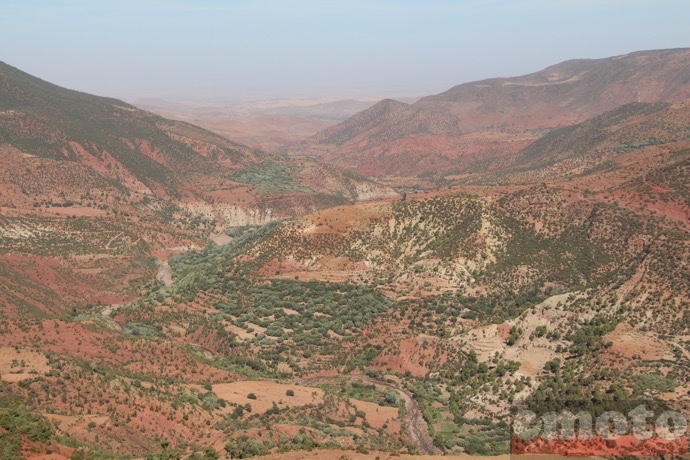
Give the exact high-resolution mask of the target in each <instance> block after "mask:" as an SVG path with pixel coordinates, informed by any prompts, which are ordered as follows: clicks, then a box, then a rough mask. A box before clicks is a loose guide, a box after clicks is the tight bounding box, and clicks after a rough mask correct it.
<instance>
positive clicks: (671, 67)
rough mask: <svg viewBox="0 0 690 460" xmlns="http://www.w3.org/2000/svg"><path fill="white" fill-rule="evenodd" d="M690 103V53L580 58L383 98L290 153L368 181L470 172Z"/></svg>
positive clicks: (294, 148) (644, 53)
mask: <svg viewBox="0 0 690 460" xmlns="http://www.w3.org/2000/svg"><path fill="white" fill-rule="evenodd" d="M687 97H690V49H677V50H660V51H641V52H636V53H631V54H628V55H624V56H616V57H611V58H606V59H581V60H573V61H567V62H563V63H561V64H557V65H554V66H551V67H548V68H546V69H544V70H542V71H539V72H536V73H533V74H529V75H525V76H521V77H514V78H495V79H489V80H483V81H478V82H472V83H466V84H462V85H458V86H456V87H454V88H451V89H450V90H448V91H446V92H444V93H441V94H438V95H435V96H429V97H426V98H423V99H421V100H419V101H418V102H416V103H414V104H411V105H406V104H402V103H397V102H394V101H382V102H380V103H379V104H377V105H376V106H374V107H372V108H370V109H368V110H365V111H364V112H361V113H359V114H357V115H355V116H353V117H352V118H350V119H349V120H346V121H345V122H343V123H341V124H339V125H336V126H334V127H331V128H327V129H326V130H324V131H322V132H320V133H317V134H316V135H314V136H312V137H310V138H309V139H307V140H305V141H303V142H299V143H296V144H293V145H292V146H290V147H289V148H288V149H286V151H287V152H289V153H292V154H305V153H308V154H313V155H317V156H318V157H320V158H323V159H324V160H326V161H328V162H331V163H334V164H338V165H342V166H347V167H351V168H354V169H355V170H356V171H357V172H358V173H361V174H364V175H373V176H385V175H401V176H405V175H408V176H409V175H419V174H420V173H426V172H430V171H434V172H436V171H438V170H439V169H451V168H454V169H456V170H458V171H461V172H462V171H464V172H467V171H473V170H476V169H477V168H478V167H479V166H478V165H480V164H481V163H482V161H483V160H486V159H487V158H492V159H493V158H496V157H504V156H507V155H511V154H513V153H515V152H517V151H519V150H520V149H521V148H523V147H525V146H527V145H528V144H529V143H530V142H532V141H534V140H536V139H537V138H538V137H540V136H541V135H542V134H543V133H544V132H545V131H546V130H548V129H550V128H553V127H558V126H564V125H569V124H572V123H576V122H580V121H583V120H585V119H587V118H590V117H592V116H594V115H596V114H599V113H601V112H604V111H607V110H611V109H614V108H616V107H618V106H620V105H623V104H626V103H630V102H637V101H641V102H648V103H656V102H661V101H668V102H676V101H680V100H683V99H685V98H687Z"/></svg>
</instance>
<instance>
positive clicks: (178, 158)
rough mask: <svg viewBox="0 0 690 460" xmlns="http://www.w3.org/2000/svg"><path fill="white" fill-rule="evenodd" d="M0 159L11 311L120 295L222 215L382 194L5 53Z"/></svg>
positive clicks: (5, 293) (245, 219)
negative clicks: (83, 87) (39, 71)
mask: <svg viewBox="0 0 690 460" xmlns="http://www.w3.org/2000/svg"><path fill="white" fill-rule="evenodd" d="M0 157H1V158H2V167H1V168H0V206H1V207H2V216H0V234H2V235H3V238H2V240H1V241H0V251H1V254H0V272H1V273H2V275H0V281H1V283H0V303H1V304H2V305H3V306H4V307H5V308H11V309H13V310H14V309H16V308H18V307H19V306H23V307H22V308H25V309H28V310H31V311H34V312H36V311H52V312H57V311H65V310H66V309H69V308H72V305H74V304H79V303H94V302H114V301H116V300H118V299H120V300H121V299H122V298H128V297H131V296H132V295H134V294H135V292H137V291H136V289H137V286H140V285H141V284H142V283H144V281H143V280H144V279H145V278H147V277H148V276H151V272H152V271H155V267H154V266H153V265H152V263H151V262H150V261H149V262H147V257H148V256H149V255H151V254H157V255H159V256H161V257H162V258H163V259H164V258H165V257H166V255H167V254H168V253H170V252H171V251H173V252H174V251H176V250H179V249H174V248H181V247H189V246H190V245H192V246H194V245H203V244H205V242H206V241H207V238H208V236H209V235H211V234H217V233H220V232H222V231H223V230H224V229H227V228H228V227H232V226H241V225H254V224H263V223H265V222H268V221H270V220H273V219H279V218H285V217H289V216H293V215H295V214H300V213H304V212H310V211H313V210H315V209H320V208H324V207H328V206H332V205H334V204H343V203H346V202H354V201H356V200H359V199H370V198H375V197H383V196H388V195H394V192H393V191H392V190H390V189H387V188H385V187H382V186H379V185H377V184H374V183H372V182H369V181H366V180H364V179H361V178H359V177H357V176H355V175H353V174H351V173H344V172H343V171H341V170H339V169H338V168H336V167H333V166H329V165H324V164H321V163H319V162H317V161H314V160H313V159H309V158H288V157H285V156H280V155H272V154H267V153H265V152H262V151H259V150H256V149H253V148H249V147H246V146H243V145H240V144H237V143H234V142H231V141H229V140H227V139H225V138H223V137H221V136H218V135H216V134H213V133H211V132H209V131H206V130H204V129H201V128H198V127H196V126H193V125H191V124H188V123H184V122H180V121H172V120H167V119H165V118H162V117H160V116H157V115H154V114H152V113H149V112H146V111H143V110H139V109H137V108H136V107H134V106H131V105H129V104H126V103H124V102H122V101H118V100H115V99H109V98H103V97H96V96H92V95H89V94H85V93H81V92H77V91H72V90H68V89H64V88H60V87H58V86H55V85H52V84H50V83H48V82H45V81H42V80H40V79H38V78H35V77H33V76H31V75H28V74H26V73H24V72H22V71H20V70H18V69H16V68H13V67H11V66H9V65H7V64H4V63H0ZM57 273H60V275H59V276H58V275H56V274H57ZM116 274H117V277H115V279H113V276H112V275H116ZM54 276H58V279H60V280H62V281H61V282H56V281H55V279H53V277H54ZM134 279H138V280H139V281H138V282H134V281H133V280H134ZM29 280H30V282H29ZM67 280H70V281H69V282H67ZM22 284H25V286H24V287H22Z"/></svg>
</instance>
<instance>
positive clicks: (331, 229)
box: [0, 51, 690, 460]
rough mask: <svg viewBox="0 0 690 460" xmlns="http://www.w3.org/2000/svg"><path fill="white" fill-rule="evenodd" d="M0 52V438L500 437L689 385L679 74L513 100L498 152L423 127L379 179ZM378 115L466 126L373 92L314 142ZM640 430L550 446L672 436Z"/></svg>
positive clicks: (271, 449) (669, 403)
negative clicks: (64, 81) (606, 98)
mask: <svg viewBox="0 0 690 460" xmlns="http://www.w3.org/2000/svg"><path fill="white" fill-rule="evenodd" d="M675 53H680V55H683V52H680V51H673V52H660V53H658V54H657V53H640V54H639V56H642V57H643V58H645V59H647V60H649V59H651V58H650V57H649V56H656V57H657V58H659V59H661V58H660V56H661V57H663V56H666V57H664V58H663V59H661V60H662V61H663V62H667V61H668V60H669V59H668V56H669V55H673V54H675ZM631 56H634V55H631ZM629 59H630V57H629V56H628V57H623V58H620V59H619V60H623V61H626V60H629ZM604 61H606V60H604ZM596 62H598V61H593V62H592V63H590V64H591V65H592V69H594V68H598V67H597V65H595V64H596ZM647 62H648V61H647ZM583 65H584V64H583V63H573V64H572V66H574V67H577V68H581V67H582V66H583ZM610 65H612V66H614V67H615V66H616V65H617V64H610ZM626 65H628V66H631V65H632V64H626ZM669 65H670V64H664V65H662V66H660V67H659V68H662V69H666V68H668V66H669ZM563 66H565V67H568V66H566V65H565V64H564V65H563ZM557 67H558V66H557ZM633 67H634V66H633ZM4 72H5V74H7V75H10V76H9V77H6V78H3V79H2V80H0V81H2V82H3V83H2V86H1V87H2V88H4V89H3V92H2V93H0V100H2V101H4V102H3V104H4V105H3V106H2V110H1V111H0V117H3V118H2V130H0V136H2V144H1V145H0V165H2V166H1V167H0V456H2V457H6V458H22V457H31V456H36V455H43V454H45V455H46V456H50V458H55V459H63V460H65V459H68V458H72V459H74V458H98V459H125V458H132V457H144V458H154V459H155V458H189V459H199V458H219V457H222V455H223V454H225V455H226V456H227V457H230V458H250V457H259V456H264V455H268V456H269V457H268V458H276V459H285V460H287V459H291V458H292V459H294V458H297V457H300V458H301V457H305V458H307V457H308V458H325V459H330V458H333V459H339V458H353V457H357V458H363V459H367V460H374V459H375V458H388V457H397V456H399V457H400V458H409V457H407V455H408V454H424V455H425V457H424V458H436V457H435V455H436V454H439V455H440V454H448V455H499V454H507V453H509V452H511V448H514V447H515V443H516V438H515V437H514V436H512V433H511V423H510V421H511V420H512V419H513V416H514V414H516V413H518V412H519V411H520V410H522V409H528V410H530V411H533V412H534V413H536V414H545V413H553V411H562V410H568V411H570V412H579V411H581V410H585V411H588V412H589V413H590V414H592V415H598V414H600V413H602V412H603V411H609V410H612V409H621V410H624V412H625V413H628V412H629V410H630V409H631V408H635V407H638V405H639V404H640V402H642V401H644V402H646V403H647V404H648V408H649V409H650V410H653V411H655V414H654V416H655V417H658V415H657V414H659V415H660V413H661V412H662V411H666V410H669V409H673V410H677V411H681V412H683V411H687V409H688V408H690V396H689V395H690V372H689V371H690V304H689V303H688V298H689V297H690V266H689V265H688V260H690V211H689V210H690V194H689V192H688V191H689V190H690V116H689V115H690V99H688V98H687V97H686V98H682V92H680V93H673V94H674V95H673V96H672V97H673V98H674V99H675V98H679V100H677V101H675V100H674V101H672V102H668V101H661V100H655V101H651V102H638V101H637V100H633V101H630V102H626V103H623V104H619V105H616V106H614V107H611V108H605V109H602V110H601V111H599V112H596V113H593V114H592V115H591V116H590V115H587V116H585V115H582V118H579V117H580V115H577V116H574V115H569V116H570V117H571V118H569V119H568V120H566V119H565V118H563V119H562V120H561V121H559V123H562V124H563V125H562V126H558V127H552V128H548V129H542V128H524V129H526V130H527V131H524V132H528V134H529V136H527V135H525V137H524V138H522V140H520V141H515V142H514V144H515V145H514V146H513V147H511V148H512V149H513V150H512V152H513V153H512V154H511V155H509V156H506V155H503V154H500V152H503V151H502V150H500V143H498V144H495V147H496V149H497V150H496V151H497V152H499V153H497V154H496V155H492V156H488V155H484V156H481V158H480V156H477V157H476V158H474V159H472V161H469V160H468V161H467V163H466V164H465V166H463V165H461V164H459V163H458V162H457V161H456V160H454V159H448V160H443V161H447V166H448V168H450V169H447V170H444V169H443V168H445V167H446V166H444V165H445V164H446V163H442V162H441V160H439V159H438V158H440V157H437V156H434V155H430V156H428V157H426V159H423V160H424V163H423V162H421V161H420V162H418V163H416V164H417V165H418V166H419V168H420V171H421V170H422V169H423V167H429V168H432V167H433V168H439V169H438V170H437V169H433V170H432V171H430V172H431V174H427V175H423V174H422V177H421V179H419V180H417V179H415V178H414V177H413V178H411V179H410V178H406V177H388V178H386V179H387V180H388V181H390V182H394V183H397V184H402V187H403V188H404V189H407V190H408V192H407V193H401V194H400V195H396V194H392V193H391V191H390V189H387V188H385V187H383V186H381V185H378V184H377V183H373V182H369V181H366V180H364V179H362V178H361V177H359V176H357V175H355V174H352V173H344V172H343V171H342V170H341V169H339V168H337V167H336V166H333V165H330V166H329V165H324V164H322V163H319V162H317V161H316V160H313V159H310V158H306V157H286V156H280V155H271V154H267V153H264V152H261V151H257V150H254V149H250V148H247V147H243V146H241V145H237V144H234V143H231V142H229V141H227V140H225V139H222V138H219V137H218V136H216V135H214V134H211V133H209V132H207V131H204V130H203V129H200V128H197V127H195V126H192V125H189V124H186V123H181V122H173V121H169V120H165V119H163V118H161V117H158V116H155V115H152V114H149V113H147V112H143V111H139V110H137V109H132V108H128V106H126V105H123V103H120V102H117V101H114V100H110V99H103V98H95V97H93V96H88V95H83V94H81V93H75V92H71V91H67V90H62V89H59V88H57V87H54V86H52V85H49V84H47V83H45V82H41V81H40V80H36V79H33V77H29V76H27V75H26V74H22V73H20V72H18V71H16V69H11V68H5V70H4ZM592 72H593V70H592ZM640 72H642V70H639V69H638V71H637V73H634V74H631V76H630V79H632V80H635V79H636V78H638V77H635V75H638V74H640V75H641V73H640ZM664 72H666V71H664ZM642 73H644V72H642ZM648 73H649V72H648ZM662 73H663V72H662ZM3 75H4V74H3ZM525 78H526V77H525ZM535 78H536V77H535ZM563 78H565V77H563ZM586 78H587V74H583V75H582V76H581V77H580V79H586ZM616 78H622V77H621V76H620V75H619V76H617V77H616ZM566 80H570V79H569V78H568V79H566ZM497 81H504V80H497ZM537 81H538V80H537ZM571 84H577V82H576V81H571V82H570V83H562V84H561V85H556V86H558V87H566V86H567V87H568V88H570V86H569V85H571ZM619 84H621V85H627V80H625V81H621V82H619ZM499 86H500V85H499ZM508 86H509V87H512V86H515V85H508ZM522 86H524V87H525V88H523V89H521V90H520V91H524V92H525V94H527V93H528V92H529V91H533V89H530V88H533V85H532V86H530V85H525V84H523V85H522ZM546 86H550V85H546ZM615 86H616V85H613V84H612V85H610V87H609V88H610V89H609V90H610V91H611V92H613V93H615V91H614V90H613V89H611V88H613V87H615ZM671 86H672V85H670V84H669V85H667V87H671ZM679 87H680V86H679ZM655 88H656V87H655ZM657 89H658V88H656V89H655V91H656V90H657ZM462 91H470V92H471V91H474V90H472V89H471V88H470V89H467V88H466V89H463V90H462ZM462 91H460V93H462ZM498 92H499V90H498V89H496V92H495V94H498ZM491 94H494V93H491ZM659 94H661V93H659ZM444 97H445V96H444ZM458 97H459V96H458ZM462 97H465V98H466V97H468V96H462ZM487 97H488V96H487ZM572 97H575V98H576V100H573V101H570V102H568V104H570V105H569V107H590V109H588V110H594V108H592V107H593V105H595V104H599V103H600V102H599V101H597V100H596V98H593V97H590V95H589V94H584V93H582V94H579V95H578V93H573V94H572ZM658 97H659V98H661V96H658ZM669 97H670V96H669ZM32 101H33V102H32ZM578 101H579V102H578ZM477 103H478V105H480V106H481V105H482V104H480V103H479V102H477ZM505 104H506V108H505V110H516V109H515V108H514V107H513V106H511V102H510V101H509V100H508V101H506V102H505ZM432 105H433V106H434V107H436V106H437V104H436V103H433V104H432ZM451 105H452V104H451ZM120 106H121V107H125V108H127V110H124V109H120V108H118V107H120ZM511 107H513V108H511ZM501 110H504V109H503V108H501V107H498V108H497V110H496V111H494V112H499V114H500V111H501ZM554 110H556V109H554ZM529 111H530V110H528V108H524V110H523V111H522V112H524V114H525V116H524V117H522V118H521V116H520V115H519V114H518V113H517V112H515V116H516V120H518V121H519V122H520V123H521V124H522V126H528V127H529V126H532V125H530V123H536V122H535V121H534V120H535V119H536V118H535V117H537V116H542V115H540V114H539V113H538V112H536V111H535V113H534V114H533V115H529V116H528V112H529ZM583 111H584V109H583ZM61 113H63V114H67V115H64V116H61V115H60V114H61ZM554 113H556V112H555V111H554ZM491 114H492V116H496V117H497V116H498V115H495V114H494V113H493V112H491ZM563 116H564V117H565V115H563ZM379 120H384V121H386V120H388V122H390V120H395V122H390V123H392V125H391V126H390V127H386V126H385V125H384V124H382V125H380V126H379V125H377V128H376V131H375V133H376V136H377V137H378V138H379V139H382V140H384V141H382V142H383V143H384V144H385V143H395V142H397V139H399V136H406V135H407V134H405V133H407V129H408V128H409V127H410V126H415V127H416V128H415V129H417V130H418V131H419V132H422V133H426V134H424V135H422V134H420V135H419V136H421V137H420V139H421V138H422V137H423V136H426V137H425V139H427V140H433V139H437V140H438V139H446V138H448V139H450V138H451V137H452V136H451V135H450V134H448V133H452V132H454V131H453V130H456V129H457V130H459V131H458V132H463V129H467V128H462V129H461V128H459V126H461V123H464V122H463V120H461V119H458V118H457V117H456V116H455V115H453V114H452V113H451V112H450V111H449V109H447V110H441V109H438V110H437V109H434V110H432V111H430V110H429V109H425V108H424V107H421V106H418V105H417V104H413V105H406V104H402V103H400V102H396V101H392V100H386V101H382V102H381V103H379V104H377V105H376V106H374V107H372V108H371V109H370V110H367V111H364V112H361V113H359V114H357V115H355V116H354V117H353V118H352V119H350V120H349V121H348V122H346V124H347V123H349V125H348V126H349V127H350V131H348V132H346V133H345V134H347V135H342V136H341V137H338V136H335V135H334V136H335V137H333V139H334V140H333V142H337V143H339V145H342V146H348V145H349V143H350V142H351V141H350V139H351V138H353V137H354V138H357V137H359V136H361V137H362V139H364V137H365V136H366V135H368V133H370V132H373V131H371V130H370V129H369V128H368V126H370V125H376V124H377V123H378V121H379ZM458 120H459V121H458ZM479 122H480V121H478V120H477V119H476V118H475V119H474V121H473V123H479ZM505 122H506V123H507V124H506V125H505V126H510V123H509V120H508V119H506V121H505ZM468 123H469V122H468ZM494 123H498V121H494ZM516 123H517V122H516ZM118 124H119V125H118ZM110 125H117V126H115V127H114V128H113V129H112V130H110V129H109V128H108V127H109V126H110ZM118 126H119V127H118ZM466 126H469V125H466ZM492 129H494V128H492ZM496 129H498V128H496ZM500 129H504V130H505V131H501V132H503V133H504V134H506V137H505V139H509V138H510V136H513V135H514V132H512V131H509V130H508V128H505V127H503V128H500ZM510 129H513V128H512V127H511V128H510ZM486 132H487V131H476V132H475V133H474V134H473V136H474V137H471V138H469V139H475V140H479V139H484V141H486V139H488V137H484V138H482V136H484V135H485V134H486ZM495 132H499V131H495ZM338 133H341V134H342V133H343V131H342V130H341V131H338ZM444 133H445V134H444ZM144 135H145V136H146V137H142V136H144ZM77 136H79V137H77ZM444 136H447V137H444ZM467 136H469V135H468V134H460V137H459V138H458V139H464V140H463V142H469V140H468V137H467ZM530 136H532V137H530ZM420 142H421V140H420ZM477 142H478V141H477ZM486 142H488V141H486ZM506 142H507V141H506ZM334 145H335V144H334ZM438 145H439V146H440V145H441V144H440V141H439V144H438ZM349 147H352V146H351V145H350V146H349ZM349 147H348V148H349ZM431 147H433V144H429V148H431ZM393 157H394V156H393V154H392V152H391V157H390V158H391V159H392V158H393ZM395 158H397V160H396V161H402V160H401V159H402V158H405V157H404V156H403V157H400V156H398V157H395ZM409 158H415V157H414V155H413V154H410V156H409ZM451 160H452V161H451ZM391 161H392V160H391ZM434 162H436V163H434ZM391 164H393V163H391ZM138 165H141V167H138ZM408 166H409V165H408ZM408 166H405V167H408ZM401 167H402V166H401ZM462 168H466V169H462ZM463 171H472V172H469V173H464V172H463ZM413 172H414V173H415V174H417V172H416V171H413ZM415 181H417V182H415ZM422 181H426V185H435V188H433V189H432V190H426V191H420V190H414V186H415V185H419V183H421V182H422ZM365 197H366V198H371V199H369V200H363V199H362V198H365ZM357 199H359V201H356V200H357ZM666 414H668V413H666ZM581 422H582V420H581ZM556 441H558V440H556ZM638 441H639V440H636V441H635V442H633V443H631V444H632V446H628V444H629V443H627V442H618V441H616V442H612V441H605V440H602V439H598V440H588V441H587V442H585V443H583V444H582V445H573V443H572V442H570V441H568V442H564V443H562V444H563V445H559V443H558V442H552V443H551V444H548V445H547V447H548V448H549V449H551V450H550V451H549V452H556V453H564V454H565V453H568V452H570V453H572V451H573V448H574V447H575V448H577V452H584V453H593V454H601V455H605V456H613V455H615V454H622V453H626V454H631V455H633V454H634V455H638V456H651V455H656V456H658V455H661V454H664V455H665V454H670V453H682V452H685V451H686V450H683V449H687V438H684V437H681V438H679V440H678V441H679V442H678V445H676V444H673V445H672V446H671V447H673V448H674V449H675V448H676V447H678V449H679V450H669V446H666V447H665V446H664V444H663V443H659V442H657V441H658V439H656V440H653V441H651V442H638ZM517 442H518V443H519V442H520V441H517ZM681 442H682V443H684V445H681ZM518 447H521V448H522V447H524V444H519V445H518ZM527 447H530V446H527ZM527 447H525V448H524V449H523V450H528V449H527ZM532 447H533V446H532ZM628 447H633V448H634V449H636V450H635V451H634V452H629V451H626V452H622V449H625V448H628ZM596 448H601V449H604V450H603V451H596V450H595V451H594V452H592V449H596ZM587 449H589V450H587ZM290 451H303V452H290ZM541 451H543V448H542V450H541ZM602 452H603V453H602ZM439 458H440V457H439Z"/></svg>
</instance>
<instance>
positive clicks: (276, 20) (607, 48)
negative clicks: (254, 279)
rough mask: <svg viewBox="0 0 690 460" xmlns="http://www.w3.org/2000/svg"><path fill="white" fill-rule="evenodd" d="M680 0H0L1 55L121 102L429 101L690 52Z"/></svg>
mask: <svg viewBox="0 0 690 460" xmlns="http://www.w3.org/2000/svg"><path fill="white" fill-rule="evenodd" d="M688 24H690V1H688V0H676V1H671V0H483V1H480V0H456V1H451V0H426V1H422V0H338V1H330V0H254V1H249V0H225V1H221V0H121V1H114V0H104V1H99V0H0V60H2V61H5V62H6V63H8V64H10V65H13V66H15V67H19V68H20V69H22V70H24V71H27V72H29V73H31V74H33V75H36V76H39V77H41V78H43V79H45V80H48V81H51V82H53V83H56V84H59V85H61V86H66V87H69V88H73V89H79V90H82V91H86V92H90V93H95V94H99V95H106V96H114V97H119V98H127V99H132V98H139V97H164V98H177V99H193V98H204V99H210V100H211V99H216V100H225V101H229V100H238V99H264V98H282V97H286V98H290V97H328V96H337V97H347V96H359V97H362V96H367V95H369V96H388V95H417V94H429V93H438V92H441V91H444V90H446V89H448V88H450V87H451V86H454V85H456V84H459V83H464V82H467V81H472V80H477V79H481V78H488V77H495V76H514V75H521V74H524V73H529V72H532V71H536V70H540V69H541V68H543V67H546V66H548V65H551V64H555V63H557V62H560V61H563V60H567V59H573V58H598V57H606V56H611V55H617V54H624V53H627V52H631V51H636V50H643V49H658V48H678V47H688V46H690V26H688Z"/></svg>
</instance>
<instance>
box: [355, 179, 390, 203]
mask: <svg viewBox="0 0 690 460" xmlns="http://www.w3.org/2000/svg"><path fill="white" fill-rule="evenodd" d="M355 190H356V194H357V198H356V199H357V201H369V200H380V199H383V198H389V197H393V196H398V193H397V192H396V191H395V190H393V189H392V188H390V187H386V186H383V185H378V184H374V183H373V182H356V183H355Z"/></svg>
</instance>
